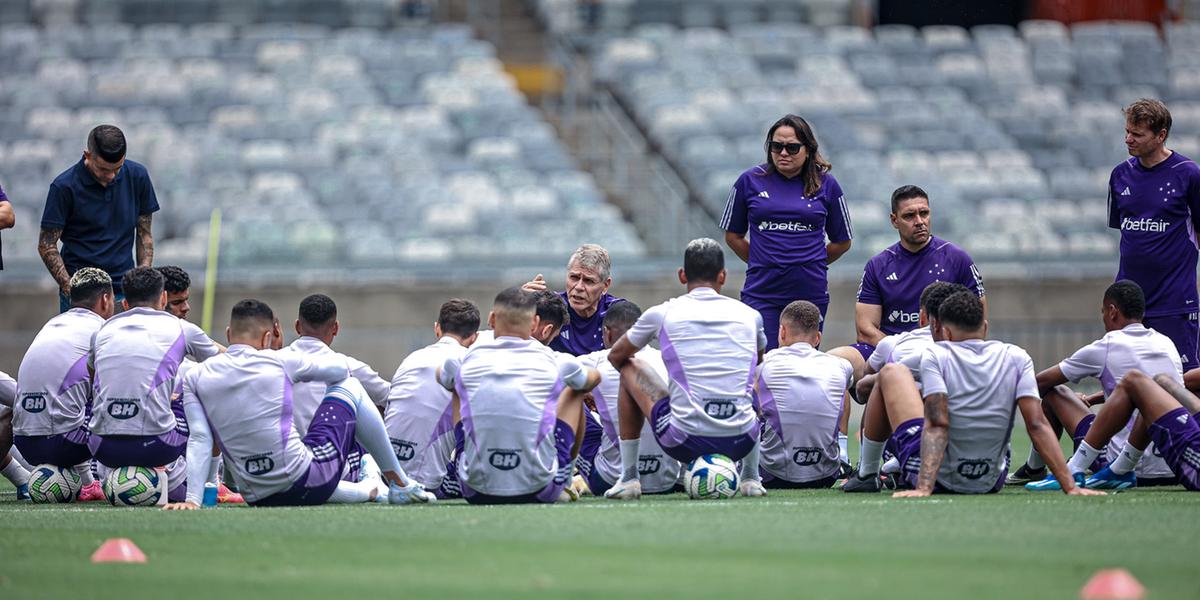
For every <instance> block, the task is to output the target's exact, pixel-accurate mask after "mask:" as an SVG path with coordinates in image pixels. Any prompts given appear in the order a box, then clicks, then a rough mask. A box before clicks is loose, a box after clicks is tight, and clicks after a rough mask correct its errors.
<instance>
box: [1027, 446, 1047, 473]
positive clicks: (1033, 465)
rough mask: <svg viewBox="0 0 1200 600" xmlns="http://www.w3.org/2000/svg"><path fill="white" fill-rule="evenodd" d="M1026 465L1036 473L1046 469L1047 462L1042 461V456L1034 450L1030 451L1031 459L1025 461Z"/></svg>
mask: <svg viewBox="0 0 1200 600" xmlns="http://www.w3.org/2000/svg"><path fill="white" fill-rule="evenodd" d="M1025 464H1027V465H1029V468H1030V469H1033V470H1034V471H1037V470H1040V469H1045V468H1046V461H1044V460H1042V455H1041V454H1038V451H1037V450H1034V449H1033V448H1030V449H1029V458H1028V459H1026V460H1025Z"/></svg>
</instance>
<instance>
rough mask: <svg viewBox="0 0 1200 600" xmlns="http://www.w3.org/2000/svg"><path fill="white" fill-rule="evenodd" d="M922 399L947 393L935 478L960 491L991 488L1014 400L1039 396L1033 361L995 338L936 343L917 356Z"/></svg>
mask: <svg viewBox="0 0 1200 600" xmlns="http://www.w3.org/2000/svg"><path fill="white" fill-rule="evenodd" d="M921 383H922V384H923V385H924V386H925V390H924V394H925V397H929V396H932V395H934V394H946V397H947V399H948V401H947V409H948V411H947V412H948V414H949V416H950V432H949V439H948V441H947V444H946V455H945V457H944V459H943V460H942V468H941V470H940V471H938V476H937V480H938V483H941V484H942V485H943V486H945V487H947V488H949V489H951V490H953V491H956V492H960V493H966V494H982V493H985V492H987V491H989V490H991V489H992V488H993V487H994V486H995V484H996V481H997V478H999V477H1001V475H1002V473H1003V472H1004V469H1005V467H1006V458H1007V454H1008V442H1009V438H1010V437H1011V435H1012V428H1013V418H1014V417H1015V416H1016V411H1017V399H1019V398H1024V397H1029V398H1035V399H1037V398H1039V396H1038V387H1037V379H1036V378H1035V376H1034V373H1033V360H1032V359H1030V358H1029V354H1027V353H1026V352H1025V351H1024V350H1022V349H1021V348H1018V347H1017V346H1014V345H1012V344H1006V343H1004V342H999V341H995V340H979V339H975V340H965V341H962V342H937V343H936V344H934V345H933V346H930V347H929V348H927V349H926V350H925V354H924V356H922V357H921Z"/></svg>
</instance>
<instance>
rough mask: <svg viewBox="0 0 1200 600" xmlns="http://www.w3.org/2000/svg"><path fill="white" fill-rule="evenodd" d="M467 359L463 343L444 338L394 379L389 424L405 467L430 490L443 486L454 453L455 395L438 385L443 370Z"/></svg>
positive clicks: (413, 357)
mask: <svg viewBox="0 0 1200 600" xmlns="http://www.w3.org/2000/svg"><path fill="white" fill-rule="evenodd" d="M466 353H467V349H466V348H465V347H464V346H463V345H462V344H460V343H459V342H458V340H456V339H454V338H452V337H450V336H443V337H442V339H440V340H438V341H437V342H434V343H432V344H430V345H428V346H425V347H424V348H421V349H420V350H417V351H416V352H413V353H412V354H409V355H408V356H407V357H405V359H404V361H403V362H401V363H400V367H399V368H397V369H396V374H395V375H394V376H392V384H391V390H390V391H389V392H388V396H387V406H386V408H385V409H384V413H383V423H384V425H385V426H386V427H387V432H388V438H389V439H390V440H391V442H392V451H394V452H395V453H396V459H397V460H399V461H400V466H402V467H404V472H405V473H408V476H409V477H412V478H413V479H416V480H417V481H419V482H421V485H424V486H425V488H426V489H430V490H433V489H437V487H438V486H439V485H441V483H442V478H443V477H445V476H446V463H448V462H449V460H450V454H451V450H453V448H454V418H453V415H452V412H451V410H450V391H449V390H447V389H446V388H444V387H442V386H441V384H439V383H438V379H437V370H438V369H439V368H441V366H442V365H444V364H445V363H446V360H447V359H462V357H463V355H464V354H466Z"/></svg>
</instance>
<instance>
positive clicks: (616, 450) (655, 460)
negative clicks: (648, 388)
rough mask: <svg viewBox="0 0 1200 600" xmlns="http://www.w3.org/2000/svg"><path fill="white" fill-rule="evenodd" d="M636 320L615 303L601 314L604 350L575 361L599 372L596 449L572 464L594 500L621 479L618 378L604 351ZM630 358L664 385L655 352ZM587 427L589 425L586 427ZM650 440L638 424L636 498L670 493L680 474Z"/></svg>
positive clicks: (635, 311)
mask: <svg viewBox="0 0 1200 600" xmlns="http://www.w3.org/2000/svg"><path fill="white" fill-rule="evenodd" d="M641 315H642V309H641V308H639V307H638V306H637V305H636V304H634V303H632V302H629V301H624V302H617V303H616V304H613V305H612V306H610V307H609V308H608V312H606V313H605V314H604V321H603V337H604V346H605V349H604V350H600V351H598V352H593V353H591V354H585V355H583V356H581V357H579V360H580V362H582V363H583V364H584V366H587V367H591V368H594V369H596V370H597V371H599V372H600V385H598V386H596V389H594V390H592V398H593V400H594V402H595V405H596V411H597V413H598V414H599V429H600V430H601V432H602V435H601V439H600V444H599V448H598V450H597V451H596V452H593V453H592V455H591V456H590V457H588V456H585V454H584V453H583V450H582V449H581V450H580V456H579V458H580V460H579V461H578V462H577V464H579V465H580V467H581V468H580V474H581V476H582V477H583V478H584V479H585V480H586V481H587V486H588V489H589V491H590V492H591V493H592V495H595V496H600V495H602V494H604V492H606V491H608V489H609V488H611V487H612V485H613V483H614V482H616V481H617V480H618V479H620V478H621V450H620V437H619V435H618V433H617V415H618V412H619V411H618V406H617V405H618V402H619V398H620V395H619V394H620V384H621V374H620V373H618V372H617V370H616V369H615V368H613V366H612V363H610V362H608V354H609V351H610V350H609V349H611V348H612V345H613V344H614V343H616V341H617V340H619V339H621V336H622V335H625V332H626V331H628V330H629V328H630V327H632V326H633V324H634V323H635V322H636V321H637V320H638V317H640V316H641ZM634 356H635V357H637V359H638V360H639V361H642V363H644V364H646V365H647V366H648V367H649V368H650V369H652V370H653V371H654V372H655V373H656V374H657V375H658V376H659V377H660V378H662V379H664V380H665V379H667V367H666V365H665V364H663V360H662V353H661V352H659V351H658V350H657V349H655V348H653V347H650V346H646V347H645V348H642V349H641V350H638V352H637V354H635V355H634ZM591 426H592V425H591V423H590V422H589V425H588V427H589V428H590V427H591ZM647 436H650V439H645V438H646V437H647ZM653 436H654V431H653V428H652V427H650V424H649V423H644V424H643V427H642V438H643V441H642V442H641V445H640V446H639V447H638V474H639V476H640V479H641V482H642V492H643V493H646V494H661V493H670V492H673V491H676V490H677V489H678V485H677V484H678V482H679V473H680V470H681V469H680V465H679V461H677V460H675V459H673V458H671V457H670V456H667V455H666V453H664V452H663V450H662V448H660V447H659V446H658V443H657V442H655V441H654V437H653ZM586 444H587V440H584V445H585V446H586Z"/></svg>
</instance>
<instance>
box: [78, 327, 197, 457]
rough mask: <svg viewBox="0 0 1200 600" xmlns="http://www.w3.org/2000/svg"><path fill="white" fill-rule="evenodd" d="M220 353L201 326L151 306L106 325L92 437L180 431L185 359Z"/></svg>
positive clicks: (95, 349)
mask: <svg viewBox="0 0 1200 600" xmlns="http://www.w3.org/2000/svg"><path fill="white" fill-rule="evenodd" d="M218 352H219V350H218V348H217V345H216V344H215V343H213V341H212V340H211V339H209V337H208V335H206V334H205V333H204V332H203V331H201V330H200V328H199V327H196V326H195V325H193V324H191V323H189V322H187V321H184V320H182V319H179V318H177V317H175V316H174V315H172V314H170V313H167V312H163V311H161V310H155V309H153V308H147V307H137V308H131V309H129V310H127V311H125V312H123V313H121V314H119V315H117V316H115V317H113V318H111V319H109V320H108V321H106V322H105V323H104V325H102V326H101V327H100V330H99V331H97V332H96V336H95V338H94V340H93V342H92V356H91V360H92V364H93V367H94V369H95V375H94V377H93V379H92V387H93V396H94V398H95V400H94V402H95V404H94V407H93V409H92V422H91V424H90V427H91V430H92V433H94V434H98V435H161V434H164V433H166V432H168V431H171V430H173V429H175V413H174V412H172V411H171V395H172V393H174V391H175V378H176V376H177V374H178V371H179V364H180V363H181V362H183V357H184V356H185V355H190V356H192V357H193V358H195V359H197V360H200V361H203V360H205V359H207V358H209V357H212V356H215V355H216V354H217V353H218Z"/></svg>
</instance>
